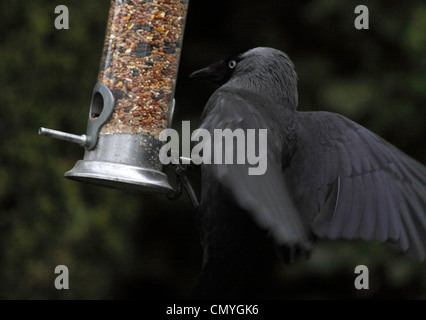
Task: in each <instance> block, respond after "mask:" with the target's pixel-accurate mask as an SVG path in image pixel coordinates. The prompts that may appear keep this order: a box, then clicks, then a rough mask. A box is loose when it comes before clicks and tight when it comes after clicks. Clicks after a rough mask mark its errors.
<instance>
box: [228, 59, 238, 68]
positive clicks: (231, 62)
mask: <svg viewBox="0 0 426 320" xmlns="http://www.w3.org/2000/svg"><path fill="white" fill-rule="evenodd" d="M236 65H237V61H235V60H231V61H229V64H228V67H229V68H230V69H234V68H235V67H236Z"/></svg>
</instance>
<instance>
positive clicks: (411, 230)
mask: <svg viewBox="0 0 426 320" xmlns="http://www.w3.org/2000/svg"><path fill="white" fill-rule="evenodd" d="M298 117H299V124H300V127H299V129H298V142H297V151H296V152H295V154H294V156H293V158H292V161H291V165H290V167H289V168H287V170H286V176H287V177H288V182H289V185H290V186H291V190H292V191H293V195H294V200H295V202H296V205H297V207H298V209H299V210H300V212H301V213H302V214H305V215H307V218H308V220H310V221H311V227H312V230H313V232H314V233H315V234H316V235H317V236H319V237H327V238H331V239H336V238H344V239H357V238H359V239H365V240H370V239H377V240H381V241H384V242H388V243H389V244H391V245H392V246H394V247H396V248H397V249H399V250H400V251H401V252H404V253H407V254H408V256H410V257H411V258H413V259H416V260H420V261H423V260H424V259H425V258H426V189H425V185H426V168H425V167H424V166H423V165H421V164H420V163H418V162H417V161H415V160H413V159H412V158H410V157H409V156H407V155H406V154H404V153H403V152H401V151H400V150H398V149H397V148H395V147H394V146H392V145H391V144H389V143H387V142H386V141H384V140H383V139H381V138H380V137H378V136H377V135H375V134H374V133H372V132H370V131H368V130H367V129H365V128H364V127H362V126H360V125H358V124H356V123H354V122H352V121H350V120H349V119H347V118H345V117H343V116H340V115H337V114H333V113H327V112H306V113H305V112H303V113H299V114H298Z"/></svg>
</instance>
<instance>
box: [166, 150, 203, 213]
mask: <svg viewBox="0 0 426 320" xmlns="http://www.w3.org/2000/svg"><path fill="white" fill-rule="evenodd" d="M171 167H172V169H173V171H174V173H175V174H176V177H177V186H176V192H175V194H174V195H172V196H168V197H169V199H171V200H176V199H177V198H179V197H180V196H181V194H182V186H183V187H184V188H185V190H186V193H187V194H188V196H189V198H190V199H191V202H192V204H193V206H194V208H195V210H197V209H198V206H199V202H198V198H197V195H196V194H195V191H194V189H193V188H192V185H191V182H190V181H189V179H188V177H187V175H186V173H187V172H188V171H190V170H193V169H194V168H195V167H196V166H195V165H194V164H192V163H191V164H189V165H187V166H186V167H184V165H183V164H182V157H180V158H179V163H178V164H173V163H171Z"/></svg>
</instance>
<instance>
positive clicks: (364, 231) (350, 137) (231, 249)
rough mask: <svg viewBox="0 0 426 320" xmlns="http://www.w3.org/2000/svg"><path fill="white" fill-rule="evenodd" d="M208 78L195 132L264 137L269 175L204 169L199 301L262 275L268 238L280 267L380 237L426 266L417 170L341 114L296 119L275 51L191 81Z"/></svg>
mask: <svg viewBox="0 0 426 320" xmlns="http://www.w3.org/2000/svg"><path fill="white" fill-rule="evenodd" d="M233 62H235V64H234V63H233ZM218 66H221V67H220V68H218ZM217 70H220V72H216V71H217ZM215 72H216V73H215ZM209 74H210V75H211V74H214V80H216V81H219V82H222V83H223V82H225V84H224V85H223V86H222V87H221V88H219V89H218V90H217V91H216V92H215V93H214V94H213V95H212V97H211V98H210V100H209V102H208V103H207V105H206V108H205V110H204V112H203V115H202V125H201V127H202V128H204V129H207V130H209V131H210V132H213V131H214V130H215V129H231V130H235V129H243V130H245V131H247V130H248V129H256V130H259V129H267V133H268V134H267V137H268V139H267V142H268V143H267V154H266V155H265V157H266V158H267V170H266V172H265V174H262V175H249V174H248V173H247V165H243V164H209V165H207V164H205V165H202V169H201V170H202V194H201V203H200V208H199V210H198V212H197V216H198V220H199V226H200V232H201V238H202V243H203V247H204V259H203V272H202V275H201V277H200V280H199V282H198V284H197V286H196V288H195V290H194V296H195V297H224V296H226V294H227V293H229V292H230V287H231V286H232V284H233V285H237V284H236V283H235V281H237V279H238V278H239V276H240V275H243V274H246V275H247V274H251V275H253V273H254V274H255V273H256V271H257V270H258V269H259V270H260V269H261V268H262V263H261V259H262V257H263V254H264V251H265V248H264V246H265V241H266V239H267V238H268V235H271V237H272V238H273V240H274V241H275V244H276V248H277V253H278V255H279V256H280V257H281V258H282V259H283V260H284V261H286V262H289V261H293V260H294V258H295V255H296V253H298V252H309V251H310V250H311V249H312V243H313V241H314V239H316V238H317V237H319V238H331V239H337V238H345V239H365V240H370V239H377V240H381V241H384V242H387V243H389V244H390V245H391V246H393V247H395V248H396V249H398V250H399V251H401V252H403V253H407V255H408V256H410V257H411V258H414V259H416V260H420V261H423V260H425V258H426V212H425V211H426V210H425V209H426V191H425V185H426V169H425V167H424V166H423V165H421V164H420V163H418V162H416V161H415V160H413V159H411V158H410V157H409V156H407V155H406V154H404V153H403V152H401V151H400V150H398V149H397V148H395V147H393V146H392V145H390V144H389V143H387V142H386V141H384V140H383V139H381V138H380V137H378V136H376V135H375V134H373V133H372V132H370V131H368V130H367V129H365V128H364V127H362V126H360V125H358V124H356V123H354V122H352V121H350V120H349V119H347V118H345V117H343V116H340V115H337V114H333V113H328V112H298V111H296V108H297V101H298V98H297V76H296V73H295V71H294V68H293V64H292V63H291V61H290V60H289V58H288V57H287V55H286V54H284V53H283V52H281V51H278V50H275V49H271V48H256V49H252V50H250V51H248V52H246V53H244V54H242V55H240V56H237V57H236V58H234V59H228V60H225V61H224V62H221V63H219V64H216V65H214V66H213V67H209V68H206V69H203V70H201V71H200V72H198V73H195V76H206V75H209ZM235 152H236V151H235ZM234 158H236V157H234Z"/></svg>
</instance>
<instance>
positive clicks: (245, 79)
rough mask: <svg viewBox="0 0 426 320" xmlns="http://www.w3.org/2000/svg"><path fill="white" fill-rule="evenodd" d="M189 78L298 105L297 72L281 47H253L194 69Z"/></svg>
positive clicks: (278, 101)
mask: <svg viewBox="0 0 426 320" xmlns="http://www.w3.org/2000/svg"><path fill="white" fill-rule="evenodd" d="M190 77H191V78H194V79H205V80H210V81H213V82H215V83H217V84H220V85H225V86H227V87H236V88H240V89H246V90H250V91H255V92H257V93H259V94H262V95H268V97H269V98H271V99H272V100H274V101H275V102H277V103H279V104H281V105H285V106H287V107H289V108H291V109H294V110H295V109H296V108H297V104H298V94H297V74H296V72H295V70H294V65H293V63H292V62H291V60H290V58H289V57H288V56H287V54H285V53H284V52H282V51H280V50H276V49H273V48H265V47H258V48H254V49H251V50H248V51H246V52H244V53H242V54H238V55H235V56H231V57H228V58H227V59H224V60H221V61H219V62H217V63H215V64H212V65H210V66H208V67H206V68H204V69H201V70H198V71H195V72H194V73H192V74H191V75H190Z"/></svg>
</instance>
